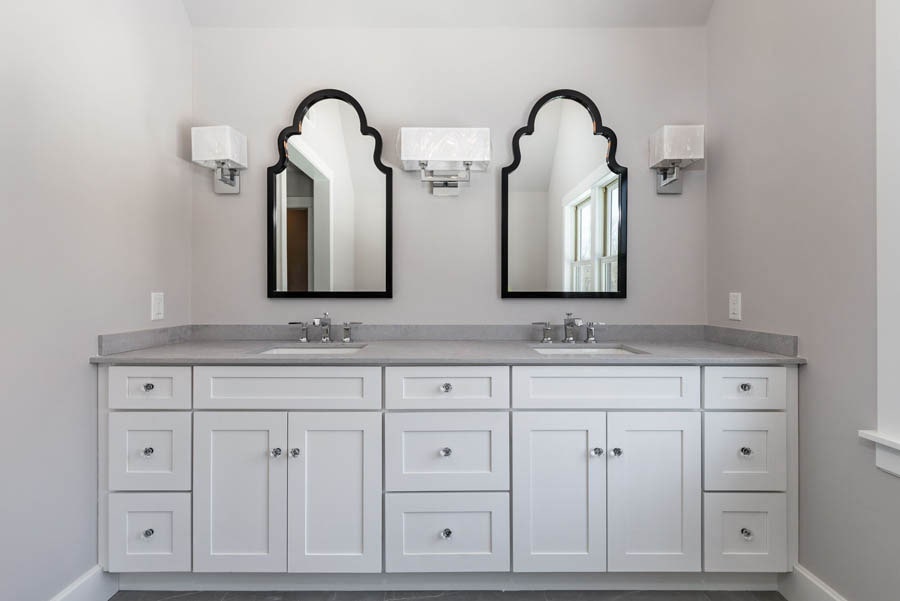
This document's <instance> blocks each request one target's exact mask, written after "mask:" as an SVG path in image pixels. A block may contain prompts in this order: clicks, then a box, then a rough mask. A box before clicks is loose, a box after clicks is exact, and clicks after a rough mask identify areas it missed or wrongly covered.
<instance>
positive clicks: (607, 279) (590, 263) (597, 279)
mask: <svg viewBox="0 0 900 601" xmlns="http://www.w3.org/2000/svg"><path fill="white" fill-rule="evenodd" d="M563 210H564V212H565V214H564V216H563V223H564V224H565V235H564V236H563V244H564V256H565V258H566V265H565V266H564V269H563V287H564V288H563V289H564V290H572V291H573V292H614V291H616V290H617V289H618V275H619V253H618V245H619V220H620V219H621V215H620V206H619V178H618V176H617V175H616V174H614V173H610V174H607V175H606V176H604V177H602V178H601V179H600V180H598V181H597V182H596V183H594V185H592V186H591V187H590V189H588V190H585V191H584V192H583V193H582V194H579V195H577V196H576V197H575V199H574V200H573V201H571V202H569V203H568V204H567V205H566V206H565V207H564V208H563ZM585 211H589V212H590V216H589V218H590V220H591V224H590V229H589V233H590V240H589V244H587V245H586V246H584V245H583V244H582V243H583V242H585V240H584V237H583V225H584V223H583V222H582V219H581V216H582V215H583V214H584V212H585ZM583 250H587V251H588V252H587V256H585V253H584V252H582V251H583Z"/></svg>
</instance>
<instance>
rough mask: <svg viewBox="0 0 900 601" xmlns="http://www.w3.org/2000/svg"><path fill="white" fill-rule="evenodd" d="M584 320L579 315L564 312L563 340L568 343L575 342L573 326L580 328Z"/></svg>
mask: <svg viewBox="0 0 900 601" xmlns="http://www.w3.org/2000/svg"><path fill="white" fill-rule="evenodd" d="M583 325H584V322H583V321H582V320H581V318H580V317H572V314H571V313H566V319H565V320H564V321H563V331H564V334H563V340H562V341H563V342H568V343H569V344H574V343H575V328H580V327H581V326H583Z"/></svg>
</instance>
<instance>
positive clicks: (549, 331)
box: [531, 321, 553, 344]
mask: <svg viewBox="0 0 900 601" xmlns="http://www.w3.org/2000/svg"><path fill="white" fill-rule="evenodd" d="M531 325H533V326H541V344H550V343H551V342H553V339H552V338H551V336H552V335H553V328H551V327H550V322H549V321H533V322H531Z"/></svg>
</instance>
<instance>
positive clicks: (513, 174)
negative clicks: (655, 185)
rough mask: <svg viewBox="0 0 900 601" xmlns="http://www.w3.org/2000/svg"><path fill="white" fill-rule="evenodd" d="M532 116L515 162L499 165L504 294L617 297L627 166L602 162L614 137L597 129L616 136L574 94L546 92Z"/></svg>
mask: <svg viewBox="0 0 900 601" xmlns="http://www.w3.org/2000/svg"><path fill="white" fill-rule="evenodd" d="M585 100H586V102H588V103H590V105H593V103H592V102H590V100H589V99H585ZM594 110H596V107H594ZM532 115H533V117H534V120H533V128H534V131H533V133H531V134H528V133H527V131H526V132H523V133H522V134H521V136H520V137H519V134H517V137H518V143H519V150H520V162H519V164H518V165H517V166H510V167H509V168H507V169H505V170H504V177H506V178H507V180H506V181H505V182H504V184H505V185H504V195H505V197H504V199H503V200H504V203H505V208H506V213H505V217H506V219H505V222H504V227H505V228H506V247H505V249H504V250H505V253H504V255H505V257H506V265H505V275H506V277H505V285H504V290H503V294H504V296H506V297H515V296H531V297H551V296H570V297H577V296H586V297H599V298H602V297H611V298H622V297H624V296H625V286H624V283H625V282H624V272H625V265H624V255H625V249H624V243H625V240H624V234H625V220H624V217H625V206H626V205H625V200H626V199H625V195H626V185H625V178H626V177H627V171H626V170H625V169H624V168H622V167H620V166H618V165H617V164H616V163H615V157H614V156H613V157H611V160H610V161H609V162H608V161H607V153H608V151H609V150H610V149H612V152H613V153H614V152H615V144H614V143H613V144H610V140H608V139H607V138H606V137H604V135H603V134H604V133H606V134H607V135H609V136H610V137H611V138H612V139H613V140H614V139H615V135H614V134H613V133H612V132H611V130H607V128H603V127H602V126H600V127H598V128H596V129H595V119H594V116H592V114H591V112H590V110H589V109H588V108H586V107H585V105H584V104H583V103H582V101H579V100H577V99H572V98H566V97H556V98H551V99H548V100H546V101H545V102H544V103H543V104H541V103H539V105H538V106H536V107H535V111H533V112H532ZM596 123H597V125H598V126H599V125H600V121H599V114H597V115H596ZM524 129H527V128H524ZM598 130H599V131H598ZM521 131H522V130H520V132H521ZM595 131H598V134H600V135H597V134H595ZM514 165H515V164H514Z"/></svg>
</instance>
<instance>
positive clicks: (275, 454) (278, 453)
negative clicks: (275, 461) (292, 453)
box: [272, 447, 281, 457]
mask: <svg viewBox="0 0 900 601" xmlns="http://www.w3.org/2000/svg"><path fill="white" fill-rule="evenodd" d="M272 457H281V447H275V448H274V449H272Z"/></svg>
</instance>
